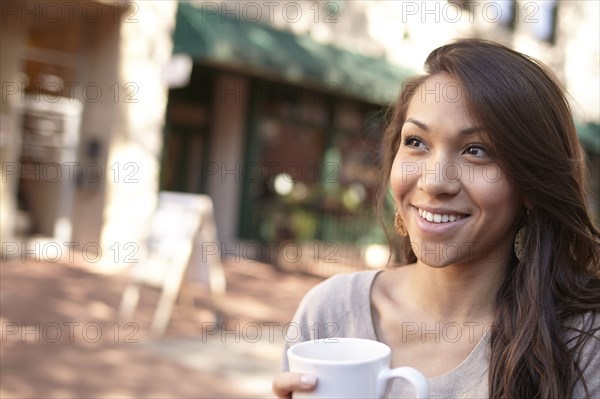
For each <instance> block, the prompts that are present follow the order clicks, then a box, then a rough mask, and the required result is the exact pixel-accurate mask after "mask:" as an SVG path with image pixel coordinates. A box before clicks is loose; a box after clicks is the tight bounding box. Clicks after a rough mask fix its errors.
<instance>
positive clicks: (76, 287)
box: [0, 260, 321, 398]
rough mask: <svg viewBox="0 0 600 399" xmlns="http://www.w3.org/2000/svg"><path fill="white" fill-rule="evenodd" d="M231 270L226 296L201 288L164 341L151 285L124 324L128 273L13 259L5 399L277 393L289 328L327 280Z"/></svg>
mask: <svg viewBox="0 0 600 399" xmlns="http://www.w3.org/2000/svg"><path fill="white" fill-rule="evenodd" d="M225 270H226V276H227V283H228V294H227V297H226V298H225V299H224V300H222V301H220V302H219V303H217V304H214V305H211V303H210V300H209V297H208V295H207V294H206V292H205V288H204V287H203V286H201V285H197V286H194V287H193V288H194V289H193V292H194V297H195V298H194V301H195V305H196V306H195V308H194V310H193V311H192V312H191V313H190V312H184V311H183V309H184V308H182V307H176V309H175V312H174V315H173V319H172V322H171V324H170V326H169V329H168V330H167V333H166V334H165V335H164V336H163V337H161V338H156V337H153V336H152V335H151V334H150V332H149V331H148V327H149V325H150V322H151V317H152V315H153V310H154V309H153V306H154V304H155V303H156V300H157V298H158V292H156V291H154V290H152V289H146V290H144V291H142V297H141V301H140V306H139V308H138V311H137V312H136V314H135V317H134V318H133V320H131V321H130V322H129V323H124V322H119V321H118V320H117V317H116V309H117V307H118V304H119V301H120V298H121V294H122V292H123V288H124V287H125V284H126V277H125V276H124V275H123V274H114V275H110V274H99V273H97V272H95V271H92V270H90V269H89V268H87V267H83V266H81V265H75V264H56V263H54V264H52V263H35V262H33V261H28V262H20V261H19V260H16V261H9V262H8V263H3V264H2V265H1V266H0V323H1V346H0V348H1V356H0V397H1V398H184V397H185V398H192V397H193V398H214V397H220V398H226V397H230V398H242V397H244V398H246V397H248V398H250V397H269V396H272V395H271V391H270V384H271V378H272V376H273V373H274V372H275V371H276V370H277V368H278V363H279V359H280V356H281V345H282V342H283V338H282V328H283V326H284V325H285V324H286V323H288V322H289V320H290V318H291V317H292V314H293V312H294V309H295V308H296V306H297V304H298V302H299V300H300V298H301V297H302V295H303V294H304V293H305V292H306V291H307V290H308V289H310V288H311V287H312V286H314V285H315V284H317V283H318V282H319V281H321V279H319V278H316V277H311V276H307V275H304V274H299V273H290V272H282V271H278V270H276V269H275V268H274V267H272V266H270V265H265V264H259V263H248V262H234V263H228V264H226V265H225ZM213 310H218V311H220V312H221V313H222V314H223V319H222V320H215V318H214V316H213V313H212V311H213ZM217 327H220V328H217Z"/></svg>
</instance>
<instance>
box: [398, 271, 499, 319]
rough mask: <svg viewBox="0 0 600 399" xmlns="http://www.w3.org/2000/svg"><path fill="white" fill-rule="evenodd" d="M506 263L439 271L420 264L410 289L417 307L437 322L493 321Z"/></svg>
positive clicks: (410, 281) (409, 284)
mask: <svg viewBox="0 0 600 399" xmlns="http://www.w3.org/2000/svg"><path fill="white" fill-rule="evenodd" d="M507 264H508V261H507V260H504V262H493V263H489V262H485V263H484V264H472V263H471V264H453V265H448V266H444V267H441V268H436V267H432V266H429V265H426V264H424V263H422V262H421V261H418V262H417V264H416V265H415V267H414V268H413V271H412V273H411V275H410V277H409V281H408V285H407V289H408V290H409V292H410V295H411V297H412V298H414V304H415V306H416V307H417V308H418V309H419V310H420V311H422V312H424V313H425V314H427V315H429V316H430V317H432V318H434V319H436V320H446V321H457V322H460V321H463V322H466V321H479V320H491V318H492V317H493V313H494V311H495V300H496V298H495V297H496V292H497V291H498V288H499V287H500V285H501V284H502V281H503V280H504V276H505V273H506V265H507Z"/></svg>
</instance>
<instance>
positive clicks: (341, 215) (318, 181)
mask: <svg viewBox="0 0 600 399" xmlns="http://www.w3.org/2000/svg"><path fill="white" fill-rule="evenodd" d="M255 96H256V98H257V100H256V102H255V104H256V105H255V111H254V115H253V117H252V118H253V119H254V124H253V126H252V127H251V129H254V133H253V134H252V139H251V141H252V142H251V143H250V145H249V147H250V148H255V150H254V153H253V154H250V155H249V157H248V159H247V161H246V167H245V169H246V170H247V171H248V173H247V174H248V176H246V178H245V179H244V184H246V185H247V189H246V190H245V191H244V192H245V194H247V195H244V198H243V201H246V204H245V205H243V211H242V218H243V219H244V218H245V220H242V229H241V236H242V238H246V239H258V240H259V241H262V242H282V241H286V240H293V241H295V242H305V241H310V240H320V241H322V242H323V241H324V242H331V243H336V244H344V243H346V244H348V245H357V246H358V245H360V244H361V243H366V242H374V241H379V242H385V235H384V234H383V232H382V231H381V228H380V226H379V224H378V222H377V220H376V218H375V217H374V213H373V209H374V200H375V193H376V190H377V184H378V179H379V173H380V167H379V163H380V159H379V154H380V151H379V143H380V140H381V135H382V133H383V126H382V121H381V113H380V108H379V107H378V106H374V105H370V104H365V103H361V102H358V101H355V100H345V99H339V98H337V99H336V98H329V99H327V98H323V97H324V96H315V93H312V92H310V91H308V90H303V89H300V88H297V87H293V86H285V85H278V84H270V83H266V82H263V83H261V84H260V87H259V89H258V90H257V92H256V93H255ZM255 176H260V179H254V177H255Z"/></svg>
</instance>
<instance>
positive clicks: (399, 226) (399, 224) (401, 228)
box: [394, 211, 408, 237]
mask: <svg viewBox="0 0 600 399" xmlns="http://www.w3.org/2000/svg"><path fill="white" fill-rule="evenodd" d="M394 226H395V227H396V231H397V232H398V234H400V235H401V236H402V237H407V236H408V230H406V226H405V225H404V222H403V221H402V218H401V217H400V214H399V213H398V211H396V215H395V216H394Z"/></svg>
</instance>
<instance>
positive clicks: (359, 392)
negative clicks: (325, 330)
mask: <svg viewBox="0 0 600 399" xmlns="http://www.w3.org/2000/svg"><path fill="white" fill-rule="evenodd" d="M391 352H392V351H391V349H390V347H389V346H387V345H386V344H383V343H381V342H378V341H373V340H369V339H360V338H326V339H320V340H313V341H306V342H301V343H298V344H296V345H293V346H291V347H290V348H289V349H288V350H287V356H288V361H289V364H290V371H291V372H294V373H302V374H312V375H314V376H316V377H317V386H316V388H315V390H313V391H311V392H294V398H382V397H383V395H384V393H385V390H386V388H387V384H388V382H389V381H390V380H392V379H393V378H403V379H405V380H407V381H408V382H410V383H411V384H412V386H413V387H414V388H415V392H416V397H417V398H428V397H429V385H428V384H427V379H426V378H425V376H424V375H423V374H421V373H420V372H419V371H418V370H416V369H414V368H411V367H398V368H395V369H390V356H391Z"/></svg>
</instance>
